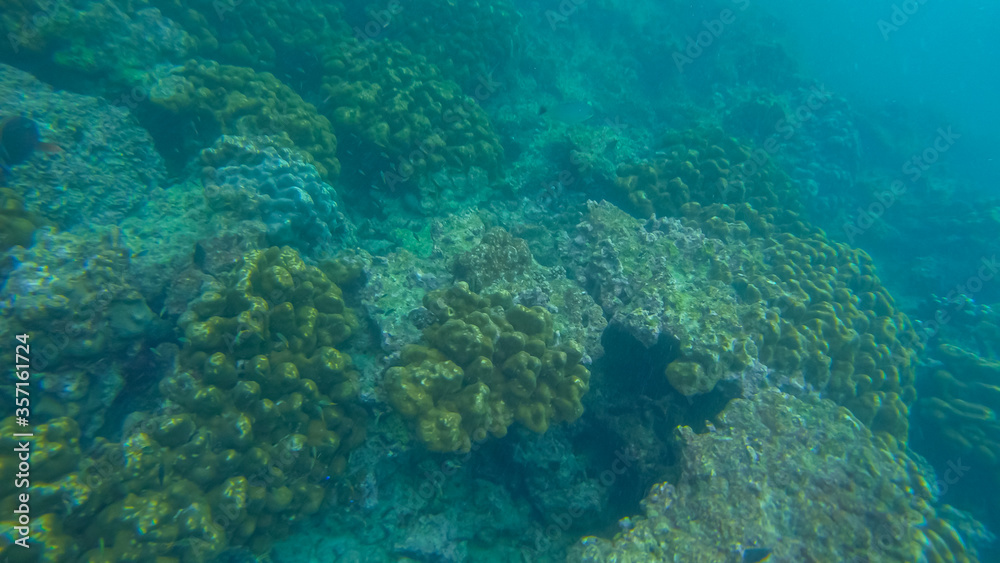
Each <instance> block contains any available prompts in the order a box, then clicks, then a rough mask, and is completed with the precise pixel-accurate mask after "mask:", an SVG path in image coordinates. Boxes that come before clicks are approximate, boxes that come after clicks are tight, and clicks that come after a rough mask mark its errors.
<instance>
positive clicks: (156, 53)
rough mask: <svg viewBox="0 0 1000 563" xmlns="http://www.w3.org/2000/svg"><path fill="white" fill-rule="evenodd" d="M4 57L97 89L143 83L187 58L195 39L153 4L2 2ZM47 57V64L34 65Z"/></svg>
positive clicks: (109, 0)
mask: <svg viewBox="0 0 1000 563" xmlns="http://www.w3.org/2000/svg"><path fill="white" fill-rule="evenodd" d="M0 14H2V17H0V34H2V35H3V37H5V38H6V39H7V40H6V41H3V42H0V60H4V61H5V62H8V63H10V64H15V65H31V67H32V68H33V69H35V72H38V73H39V75H40V77H41V78H43V79H46V80H51V81H52V82H53V83H58V84H60V85H66V84H67V83H68V82H70V81H74V80H79V79H81V78H85V79H89V80H92V81H94V82H97V83H98V84H99V86H98V89H99V90H100V92H98V93H107V94H110V93H111V92H114V91H120V90H123V89H124V90H128V89H131V88H132V87H140V85H141V84H142V83H143V79H144V77H145V73H146V71H147V70H148V69H149V68H151V67H152V66H153V65H156V64H159V63H161V62H163V61H164V60H183V58H184V56H185V55H186V54H187V53H188V52H189V50H190V49H191V48H192V47H193V41H192V39H191V38H190V37H189V36H188V35H187V34H186V33H185V32H184V31H183V30H182V29H181V28H180V27H179V26H177V25H176V24H175V23H174V22H172V21H171V20H169V19H167V18H164V17H163V16H162V15H161V13H160V11H159V10H157V9H156V8H154V7H153V6H152V5H151V4H150V3H149V2H146V1H144V0H139V1H136V2H130V3H129V4H128V6H127V7H126V6H124V5H123V4H122V3H121V2H115V1H114V0H103V1H98V2H90V1H83V0H70V1H67V2H44V1H38V0H5V1H4V2H2V3H0ZM39 61H44V62H45V63H46V64H44V65H39V64H32V63H37V62H39Z"/></svg>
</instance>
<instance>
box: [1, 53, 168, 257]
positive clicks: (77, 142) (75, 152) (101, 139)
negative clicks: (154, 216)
mask: <svg viewBox="0 0 1000 563" xmlns="http://www.w3.org/2000/svg"><path fill="white" fill-rule="evenodd" d="M0 115H2V116H10V115H23V116H25V117H28V118H31V119H32V120H34V121H35V122H36V123H38V126H39V130H40V133H41V137H42V139H43V140H44V141H46V142H52V143H55V144H57V145H59V146H60V147H61V148H62V151H60V152H58V153H57V154H43V153H41V152H36V153H35V154H34V155H32V156H31V157H30V158H29V160H28V161H27V162H25V163H24V164H21V165H18V166H15V167H13V170H12V171H11V173H10V174H7V176H8V178H7V184H8V185H7V188H9V189H10V190H11V191H12V192H14V194H15V197H16V198H18V199H20V200H22V201H23V208H24V210H25V211H27V212H29V213H31V214H33V216H35V217H36V218H37V219H38V220H39V221H40V222H44V223H46V224H50V225H55V226H57V227H59V228H60V229H62V230H69V229H79V230H86V229H88V228H90V227H91V226H94V225H97V226H105V225H117V224H118V223H119V222H120V221H121V220H122V219H124V218H125V217H126V216H128V214H130V213H132V212H134V211H135V210H136V209H137V208H139V207H140V206H141V205H142V204H143V203H144V202H145V199H146V197H148V195H149V194H150V192H151V191H153V190H154V189H155V188H156V187H157V186H159V185H162V184H163V183H164V182H165V178H166V170H165V168H164V162H163V158H162V157H161V156H160V155H159V154H158V153H157V151H156V148H155V146H154V144H153V139H152V138H151V137H150V135H149V133H147V132H146V131H145V130H143V129H142V128H141V127H139V124H138V123H136V122H135V120H134V119H133V118H132V117H131V116H130V115H129V112H128V110H127V109H126V108H124V107H120V106H116V105H112V104H111V103H109V102H108V101H106V100H103V99H100V98H94V97H90V96H83V95H80V94H74V93H71V92H66V91H53V89H52V88H51V87H50V86H47V85H45V84H43V83H41V82H39V81H38V80H36V79H35V78H34V77H32V76H31V75H29V74H27V73H24V72H21V71H19V70H16V69H14V68H12V67H9V66H6V65H0ZM8 201H10V199H8ZM11 213H13V210H11V209H8V211H7V213H3V212H0V225H2V224H3V222H4V219H3V217H4V216H6V217H8V218H11V219H7V220H8V221H10V220H12V215H11ZM21 218H25V217H21ZM32 222H36V221H34V220H32ZM36 224H37V223H36ZM7 228H11V227H7ZM13 228H14V231H15V232H23V230H22V229H23V228H24V226H23V225H21V226H20V227H18V226H13ZM22 240H23V239H22Z"/></svg>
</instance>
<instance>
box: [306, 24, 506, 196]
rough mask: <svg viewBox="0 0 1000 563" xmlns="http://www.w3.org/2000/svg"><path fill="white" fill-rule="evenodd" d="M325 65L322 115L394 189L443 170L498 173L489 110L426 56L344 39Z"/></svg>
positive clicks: (383, 43)
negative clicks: (464, 93)
mask: <svg viewBox="0 0 1000 563" xmlns="http://www.w3.org/2000/svg"><path fill="white" fill-rule="evenodd" d="M323 68H324V73H325V74H324V77H323V87H322V92H323V97H324V99H325V101H324V103H323V105H322V106H321V109H322V111H323V112H324V114H326V115H329V116H330V119H331V121H333V123H334V124H335V125H336V127H337V130H338V131H340V132H342V135H344V136H345V141H344V142H348V143H350V144H351V145H352V146H351V147H350V148H351V149H352V150H353V151H354V152H355V153H356V157H357V159H358V160H359V162H368V161H370V162H372V163H374V167H375V168H376V170H377V169H381V171H382V172H384V175H385V178H384V182H385V184H387V186H388V188H389V189H393V190H397V189H401V187H400V186H398V184H403V183H407V182H409V181H410V180H411V179H413V180H417V179H420V178H424V177H429V176H430V175H431V174H433V173H434V172H437V171H439V170H441V169H443V168H446V167H447V168H449V169H451V170H453V171H457V172H462V173H464V172H467V171H469V170H470V169H474V168H478V169H482V170H483V171H485V172H486V173H487V174H489V176H490V177H491V178H493V177H495V176H496V174H497V173H498V172H499V170H500V164H501V162H502V160H503V148H502V147H501V145H500V141H499V139H498V138H497V135H496V133H495V132H494V131H493V129H492V127H491V126H490V122H489V118H488V117H487V116H486V113H485V112H484V111H483V110H482V109H481V108H480V107H479V106H478V105H477V104H476V102H475V101H474V100H473V99H472V98H470V97H468V96H465V95H463V94H462V92H461V89H460V88H459V87H458V85H457V84H455V83H454V82H451V81H450V80H448V79H446V78H444V77H442V76H441V74H440V71H439V70H438V69H437V68H436V67H435V66H434V65H432V64H430V63H428V62H427V60H426V59H425V58H424V57H422V56H418V55H414V54H413V53H411V52H410V51H409V50H407V49H406V48H405V47H403V46H402V45H400V44H399V43H396V42H393V41H378V42H375V41H367V42H363V43H360V44H357V43H352V42H346V43H344V44H343V46H342V47H341V48H340V49H335V50H333V51H332V52H331V53H329V54H327V56H326V58H325V59H324V61H323ZM348 136H353V137H355V138H356V140H350V141H348V140H346V139H348ZM382 154H384V155H385V156H384V157H383V156H381V155H382ZM376 170H371V172H372V173H375V172H376ZM459 195H461V194H459ZM465 195H466V196H468V195H471V194H465Z"/></svg>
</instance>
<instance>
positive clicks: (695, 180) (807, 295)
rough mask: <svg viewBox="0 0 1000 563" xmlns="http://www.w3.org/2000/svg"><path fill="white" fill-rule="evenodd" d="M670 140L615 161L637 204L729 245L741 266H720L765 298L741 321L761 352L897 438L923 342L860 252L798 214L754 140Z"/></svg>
mask: <svg viewBox="0 0 1000 563" xmlns="http://www.w3.org/2000/svg"><path fill="white" fill-rule="evenodd" d="M678 143H679V144H678ZM668 144H669V145H670V146H672V147H673V148H671V149H670V150H669V151H667V152H665V153H664V154H663V155H662V156H659V157H657V158H656V159H654V160H653V161H651V162H646V163H643V164H639V165H627V166H622V167H621V168H620V169H619V174H620V177H619V185H620V186H621V187H622V188H623V189H624V190H625V191H626V193H627V194H628V195H629V198H630V200H631V201H632V203H633V204H634V205H635V208H636V211H637V213H638V214H640V215H642V216H651V215H653V214H656V215H658V216H666V217H671V216H673V217H679V218H680V219H681V221H682V223H684V224H685V225H687V226H690V227H692V228H696V229H699V230H701V231H703V232H704V233H705V234H706V235H708V236H710V237H713V238H717V239H719V240H721V241H723V242H724V243H726V244H727V245H732V246H733V249H732V250H731V251H730V254H731V255H733V256H737V257H739V265H740V267H739V268H736V269H733V268H728V267H722V268H720V269H718V271H717V274H718V276H720V278H719V279H721V280H723V281H726V282H727V283H731V284H732V285H733V287H734V288H735V289H736V291H737V294H738V296H739V297H740V299H741V300H742V301H744V302H746V303H754V302H760V303H762V304H763V305H764V309H763V317H762V318H760V319H757V320H756V321H755V322H753V323H749V326H747V330H748V331H751V333H752V334H754V340H755V341H756V342H757V347H758V349H759V359H760V361H761V362H763V363H764V364H766V365H767V366H768V367H770V368H772V369H776V370H779V371H781V372H784V373H786V374H790V375H791V377H792V381H791V383H793V384H795V385H798V386H809V387H810V388H814V389H819V390H822V391H823V392H824V396H827V397H830V398H832V399H834V400H835V401H837V402H838V403H840V404H842V405H845V406H848V407H849V408H850V409H851V410H852V412H854V414H855V415H856V416H858V418H859V419H861V420H862V421H863V422H864V423H865V424H867V425H870V427H871V428H872V429H873V430H875V431H881V432H883V433H884V435H886V436H889V437H892V438H894V439H895V440H899V441H902V442H905V441H906V437H907V431H908V421H907V416H908V406H909V405H910V404H912V403H913V401H914V400H915V399H916V392H915V390H914V387H913V382H914V369H915V366H914V362H913V357H914V355H915V353H916V350H917V349H918V348H919V346H920V343H919V339H918V337H917V335H916V332H915V331H914V329H913V325H912V323H911V322H910V320H909V319H908V318H907V317H906V316H905V315H904V314H903V313H901V312H899V311H897V310H896V308H895V305H894V304H893V301H892V297H891V296H890V295H889V294H888V292H887V291H886V290H885V288H884V287H882V285H881V283H880V282H879V280H878V277H877V276H876V275H875V271H874V266H873V264H872V261H871V259H870V258H869V257H868V255H867V254H865V253H864V252H863V251H860V250H856V249H852V248H850V247H848V246H847V245H844V244H840V243H835V242H832V241H830V240H828V239H827V237H826V236H825V234H823V232H822V231H819V230H817V229H814V228H811V227H808V226H807V225H806V224H805V223H803V222H802V221H801V220H800V219H799V216H798V214H797V213H796V209H797V206H796V203H795V201H796V199H795V197H794V195H795V194H794V193H793V191H792V187H791V184H790V182H789V181H788V178H787V177H786V176H785V175H784V174H782V173H781V172H780V171H779V170H777V169H776V168H775V167H774V166H773V165H772V164H769V162H768V160H767V158H766V153H764V156H763V159H762V158H761V157H760V155H761V154H762V153H763V151H762V150H761V151H757V152H755V151H752V150H750V149H749V148H747V147H743V146H741V145H739V144H738V143H737V142H735V141H733V140H732V139H728V138H726V137H725V136H724V135H722V134H721V132H719V131H710V132H700V133H688V134H683V135H679V136H672V137H670V138H669V139H668ZM637 169H638V170H646V171H648V172H643V173H637V172H636V171H637ZM751 327H753V328H751ZM667 371H668V375H669V374H670V373H673V376H674V379H688V378H689V376H691V375H697V371H698V370H697V367H695V366H690V365H685V364H683V363H676V362H675V363H672V364H671V365H670V366H668V367H667Z"/></svg>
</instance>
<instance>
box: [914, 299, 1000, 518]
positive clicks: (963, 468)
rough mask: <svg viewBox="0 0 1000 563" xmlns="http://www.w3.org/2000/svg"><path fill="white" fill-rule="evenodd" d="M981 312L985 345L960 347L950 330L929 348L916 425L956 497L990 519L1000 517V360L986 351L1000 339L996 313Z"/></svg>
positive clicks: (979, 334)
mask: <svg viewBox="0 0 1000 563" xmlns="http://www.w3.org/2000/svg"><path fill="white" fill-rule="evenodd" d="M976 309H979V312H981V311H982V310H983V309H986V310H987V311H988V310H989V309H988V308H984V307H982V306H980V307H976ZM956 316H957V315H956ZM977 317H978V318H977V320H978V322H976V323H975V330H976V333H975V334H976V340H979V341H980V342H981V343H983V344H985V346H976V345H974V344H972V343H968V344H965V346H966V347H962V346H959V345H957V344H954V343H952V342H958V341H959V339H958V338H956V337H955V336H956V335H955V334H949V335H948V336H949V338H948V339H946V340H945V341H944V342H942V343H941V344H939V345H938V346H936V347H934V349H932V350H931V358H932V360H933V363H931V365H930V366H928V367H927V368H925V371H924V373H923V374H922V375H921V377H920V378H919V379H920V380H921V381H920V383H921V387H920V399H919V401H918V402H917V406H916V409H915V411H916V417H915V422H914V424H915V425H916V426H917V427H918V428H919V429H920V430H921V439H920V446H921V449H922V451H927V452H928V457H929V458H930V459H931V461H932V462H933V463H934V464H935V466H936V467H938V468H939V470H940V471H942V472H945V475H946V476H947V477H948V479H947V480H946V482H945V486H946V487H948V488H950V489H951V496H950V497H949V498H951V499H954V500H952V502H953V503H955V504H961V505H962V506H966V507H969V510H972V511H974V512H975V514H976V515H977V516H978V517H980V518H982V519H983V520H984V521H986V522H996V521H997V519H998V518H1000V512H998V506H1000V496H998V494H1000V422H998V421H997V413H998V412H1000V362H998V361H997V360H996V359H994V358H996V356H995V355H994V354H992V353H990V352H989V351H987V350H988V349H989V348H990V347H992V346H995V345H996V343H997V342H1000V340H997V325H996V324H994V322H995V320H996V316H995V314H989V315H983V314H980V315H977ZM955 324H956V325H958V324H965V323H961V322H957V323H955ZM955 328H957V327H955ZM967 329H968V327H964V328H959V329H958V330H957V331H949V332H950V333H961V332H965V330H967ZM955 467H957V468H958V470H956V469H954V468H955ZM956 473H957V474H956Z"/></svg>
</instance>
